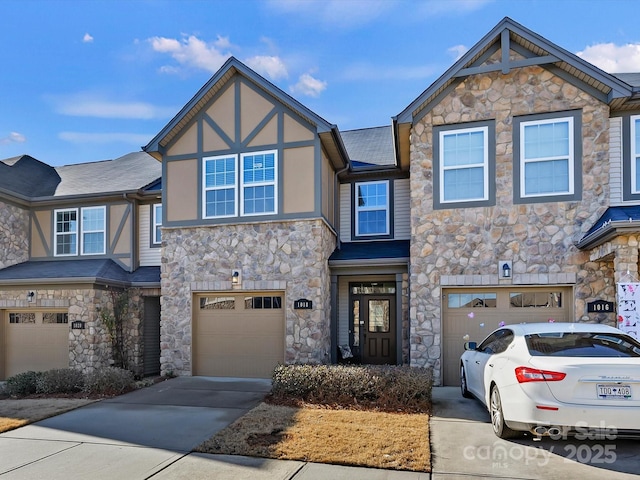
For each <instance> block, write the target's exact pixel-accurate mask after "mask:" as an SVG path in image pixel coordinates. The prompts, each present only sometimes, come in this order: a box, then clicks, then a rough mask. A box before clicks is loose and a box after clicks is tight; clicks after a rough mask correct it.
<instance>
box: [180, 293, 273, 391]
mask: <svg viewBox="0 0 640 480" xmlns="http://www.w3.org/2000/svg"><path fill="white" fill-rule="evenodd" d="M283 361H284V294H283V293H281V292H277V293H273V292H259V293H250V294H247V293H243V294H236V293H235V292H234V293H210V294H201V295H197V296H196V298H195V302H194V318H193V374H194V375H206V376H220V377H244V378H252V377H253V378H271V375H272V373H273V369H274V367H275V366H276V365H277V364H279V363H283Z"/></svg>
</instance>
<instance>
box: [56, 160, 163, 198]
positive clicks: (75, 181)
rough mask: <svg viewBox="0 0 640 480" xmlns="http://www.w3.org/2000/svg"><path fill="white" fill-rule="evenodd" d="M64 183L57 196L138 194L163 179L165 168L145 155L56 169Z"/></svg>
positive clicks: (61, 183) (60, 186) (59, 187)
mask: <svg viewBox="0 0 640 480" xmlns="http://www.w3.org/2000/svg"><path fill="white" fill-rule="evenodd" d="M56 172H58V174H59V175H60V178H61V179H62V181H61V182H60V184H59V185H58V188H57V189H56V193H55V196H56V197H61V196H65V195H83V194H98V193H106V192H120V191H131V190H138V189H140V188H143V187H146V186H147V185H149V184H150V183H152V182H153V181H154V180H157V179H158V178H159V177H160V176H161V175H162V165H161V164H160V162H158V161H157V160H156V159H155V158H153V157H152V156H151V155H149V154H147V153H144V152H136V153H129V154H128V155H125V156H123V157H120V158H116V159H115V160H106V161H103V162H92V163H79V164H76V165H65V166H63V167H56Z"/></svg>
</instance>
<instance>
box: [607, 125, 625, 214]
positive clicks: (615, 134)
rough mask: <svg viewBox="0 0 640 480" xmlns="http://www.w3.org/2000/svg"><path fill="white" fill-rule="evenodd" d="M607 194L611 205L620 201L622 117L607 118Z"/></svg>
mask: <svg viewBox="0 0 640 480" xmlns="http://www.w3.org/2000/svg"><path fill="white" fill-rule="evenodd" d="M609 178H610V180H609V189H610V190H609V195H611V198H610V201H611V205H619V204H621V203H622V117H613V118H610V119H609Z"/></svg>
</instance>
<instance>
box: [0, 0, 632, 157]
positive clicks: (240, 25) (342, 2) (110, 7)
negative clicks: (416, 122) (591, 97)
mask: <svg viewBox="0 0 640 480" xmlns="http://www.w3.org/2000/svg"><path fill="white" fill-rule="evenodd" d="M636 5H637V4H636V3H635V1H634V0H507V1H502V0H442V1H441V0H425V1H419V0H306V1H292V0H262V1H252V0H234V1H227V0H214V1H204V0H197V1H193V0H191V1H190V0H180V1H177V0H174V1H169V0H109V1H100V0H75V1H70V0H69V1H61V0H3V1H1V2H0V19H2V21H1V25H2V28H0V44H1V45H2V48H0V66H1V75H0V158H8V157H13V156H16V155H21V154H28V155H31V156H33V157H35V158H37V159H39V160H42V161H43V162H45V163H49V164H51V165H65V164H70V163H78V162H88V161H97V160H104V159H111V158H117V157H119V156H121V155H125V154H127V153H129V152H133V151H139V150H140V147H141V146H142V145H145V144H146V143H147V142H148V141H149V140H151V138H153V137H154V136H155V135H156V134H157V133H158V132H159V131H160V130H161V129H162V127H164V125H166V124H167V123H168V122H169V120H170V119H171V118H172V117H173V116H174V115H175V114H176V113H177V112H178V111H179V110H180V109H181V108H182V107H183V106H184V104H185V103H187V102H188V101H189V99H190V98H191V97H192V96H193V95H195V93H196V92H197V91H198V90H199V89H200V87H202V85H203V84H204V83H206V81H207V80H208V79H209V78H210V77H211V75H213V73H214V72H215V71H216V70H217V69H218V68H219V67H220V66H221V65H222V64H223V63H224V61H225V60H226V59H227V58H228V57H229V56H230V55H233V56H235V57H237V58H238V59H239V60H241V61H242V62H244V63H246V64H247V65H249V66H250V67H251V68H253V69H254V70H256V71H257V72H258V73H260V74H261V75H263V76H264V77H265V78H267V79H268V80H270V81H271V82H273V83H274V84H275V85H277V86H278V87H280V88H281V89H282V90H284V91H286V92H287V93H289V94H291V95H293V96H294V97H295V98H297V99H298V100H299V101H300V102H302V103H303V104H304V105H306V106H307V107H309V108H310V109H311V110H313V111H314V112H316V113H317V114H319V115H320V116H322V117H323V118H325V119H326V120H327V121H329V122H331V123H335V124H337V125H338V127H339V128H340V129H341V130H350V129H355V128H364V127H373V126H380V125H389V124H390V119H391V117H392V116H394V115H396V114H398V113H400V111H402V110H403V109H404V108H405V107H406V106H407V105H408V104H409V103H410V102H411V101H412V100H413V99H415V98H416V97H417V96H418V95H419V94H420V93H421V92H422V91H423V90H424V89H425V88H427V87H428V86H429V85H430V84H431V83H432V82H433V81H435V80H436V79H437V78H438V77H439V76H440V75H441V74H442V73H444V71H445V70H446V69H447V68H449V67H450V66H451V65H452V64H453V63H454V62H455V60H456V59H457V58H458V57H459V56H460V55H461V54H462V53H464V52H465V51H466V50H467V49H469V48H470V47H472V46H473V45H474V44H475V43H476V42H478V41H479V40H480V39H481V38H482V37H483V36H484V35H485V34H486V33H487V32H488V31H489V30H491V29H492V28H493V27H494V26H495V25H496V24H497V23H498V22H499V21H500V20H501V19H502V18H503V17H505V16H509V17H511V18H512V19H514V20H515V21H517V22H519V23H521V24H523V25H524V26H525V27H527V28H529V29H531V30H533V31H534V32H536V33H538V34H540V35H542V36H543V37H545V38H547V39H549V40H550V41H552V42H554V43H556V44H557V45H559V46H561V47H563V48H565V49H566V50H569V51H570V52H573V53H576V54H579V55H580V56H582V57H583V58H585V59H586V60H588V61H590V62H592V63H594V64H596V65H597V66H599V67H600V68H602V69H603V70H605V71H609V72H630V71H635V72H640V29H639V28H638V26H637V24H638V20H639V19H640V14H639V13H638V9H637V6H636Z"/></svg>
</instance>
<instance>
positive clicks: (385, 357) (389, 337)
mask: <svg viewBox="0 0 640 480" xmlns="http://www.w3.org/2000/svg"><path fill="white" fill-rule="evenodd" d="M351 305H352V312H353V326H354V328H353V333H354V339H353V340H354V344H356V345H358V344H359V346H360V353H361V361H362V363H364V364H375V365H382V364H389V365H395V364H396V315H395V313H396V297H395V295H381V294H378V295H354V296H352V298H351Z"/></svg>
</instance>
